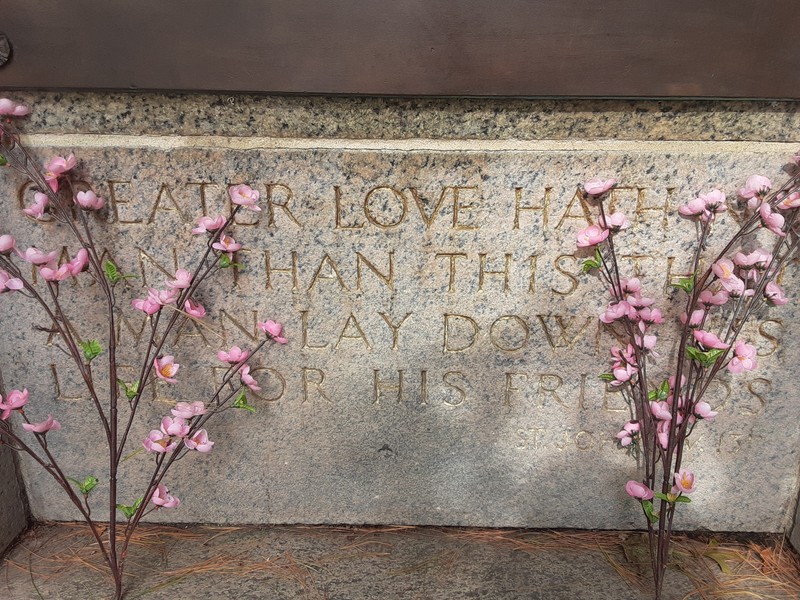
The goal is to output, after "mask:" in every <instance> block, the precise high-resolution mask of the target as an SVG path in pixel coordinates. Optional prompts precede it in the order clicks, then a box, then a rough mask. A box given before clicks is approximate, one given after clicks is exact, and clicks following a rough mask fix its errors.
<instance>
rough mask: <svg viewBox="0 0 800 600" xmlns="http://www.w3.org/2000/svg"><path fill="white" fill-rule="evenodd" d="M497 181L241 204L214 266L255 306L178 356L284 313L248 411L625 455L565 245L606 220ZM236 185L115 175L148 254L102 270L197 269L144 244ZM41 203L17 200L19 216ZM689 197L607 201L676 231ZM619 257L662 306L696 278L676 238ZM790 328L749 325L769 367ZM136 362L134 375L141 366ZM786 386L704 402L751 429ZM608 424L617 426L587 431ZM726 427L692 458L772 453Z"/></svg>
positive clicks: (343, 188) (622, 412)
mask: <svg viewBox="0 0 800 600" xmlns="http://www.w3.org/2000/svg"><path fill="white" fill-rule="evenodd" d="M456 179H457V178H456ZM486 180H487V181H488V178H486ZM487 181H485V180H484V178H481V177H471V176H464V178H463V179H459V180H454V181H442V182H432V183H430V184H425V185H423V183H420V182H419V181H416V182H402V181H388V180H387V181H374V182H370V183H369V184H364V185H360V186H357V185H355V184H352V183H351V180H350V179H349V178H343V179H342V180H340V181H335V182H331V183H330V184H321V185H319V186H317V187H316V188H315V190H314V192H313V193H311V192H309V191H308V190H306V189H304V188H303V186H302V185H300V184H298V183H295V182H293V181H291V180H288V179H287V180H273V181H263V182H260V183H256V184H255V186H254V187H256V188H257V189H258V190H259V192H260V194H261V200H262V206H263V209H264V210H263V211H262V212H260V213H252V212H248V211H242V212H240V213H239V214H237V218H236V223H235V229H236V235H237V237H238V236H239V235H240V232H241V235H242V236H243V238H244V239H245V240H246V241H245V244H244V246H245V250H243V251H241V252H239V253H237V256H236V257H235V259H234V262H236V263H242V264H244V265H245V268H244V269H239V268H237V267H233V268H231V269H230V270H228V271H227V272H224V273H221V274H220V277H221V278H222V280H223V281H224V282H225V285H226V286H229V293H230V296H231V297H232V298H236V299H239V298H242V299H244V301H242V302H241V304H242V306H238V305H236V300H234V301H233V305H231V306H228V304H225V308H224V309H223V308H217V309H216V310H213V311H209V316H208V317H207V318H206V319H203V321H202V322H201V321H195V320H181V322H180V323H179V325H178V326H177V327H176V329H175V331H174V332H173V338H172V339H170V340H169V341H168V346H167V347H169V348H175V349H176V353H177V351H184V350H186V351H192V350H195V351H196V354H197V355H203V356H211V357H213V356H214V355H215V353H216V350H218V349H220V348H225V347H230V346H231V345H234V344H236V345H240V346H242V347H245V346H249V347H252V346H254V345H255V344H256V343H258V340H259V339H260V338H261V337H262V334H261V332H260V331H259V329H258V322H259V321H261V320H264V319H265V318H269V317H272V318H280V319H281V320H282V321H283V323H284V326H285V327H286V330H287V332H288V333H289V335H290V338H291V341H292V343H291V344H290V345H289V346H287V347H285V348H284V349H283V353H281V352H271V353H270V354H268V356H267V357H266V358H264V359H262V360H263V362H258V361H256V362H254V363H253V364H252V365H251V375H252V376H254V377H255V378H256V379H257V380H258V381H259V385H260V387H261V391H259V392H252V393H249V394H248V397H250V398H251V402H252V403H253V404H256V405H258V404H261V405H262V406H268V407H271V408H272V407H274V408H276V409H278V408H280V407H284V406H292V407H298V408H299V409H300V410H313V411H315V412H314V414H325V412H326V411H341V410H348V409H351V408H350V407H354V406H355V407H358V410H360V411H362V412H365V411H367V412H368V414H381V413H390V412H391V411H398V410H413V411H428V412H430V413H432V414H433V413H434V412H435V411H439V412H441V411H445V412H448V413H453V414H458V413H464V414H469V413H470V412H471V411H474V413H475V414H482V415H485V416H494V418H495V419H498V420H502V419H517V420H519V421H520V423H521V425H520V426H519V427H518V428H516V430H515V429H513V428H510V429H508V430H507V432H506V433H507V434H508V432H512V433H511V434H510V435H511V438H512V439H511V440H510V442H511V445H512V447H513V448H515V449H517V450H519V451H539V450H559V451H562V450H563V451H574V452H580V453H587V454H588V453H591V452H594V451H597V450H600V449H601V448H604V447H606V446H609V445H613V443H614V440H613V436H609V435H608V431H609V430H611V429H613V427H615V426H617V425H618V424H619V423H620V422H623V421H624V420H625V419H626V418H628V415H629V414H630V407H629V406H628V405H627V404H626V403H625V400H624V398H623V396H622V395H621V394H619V393H615V391H614V390H612V389H609V388H604V387H603V386H602V384H601V383H599V382H598V381H597V379H596V372H589V371H588V369H587V365H597V369H596V370H597V371H598V372H599V371H600V370H602V368H603V367H602V361H603V356H602V355H603V353H604V352H605V351H606V349H607V347H608V345H609V342H611V341H612V339H613V338H612V334H611V333H610V332H609V331H607V330H605V329H604V328H603V327H602V326H601V324H600V323H599V322H598V319H597V316H598V314H599V312H598V311H600V310H601V309H602V306H601V305H602V301H596V299H595V298H592V297H589V296H588V295H587V294H586V293H585V292H584V291H583V289H584V288H585V286H588V285H592V284H589V283H586V282H582V281H581V278H580V275H579V272H580V261H581V260H582V258H583V255H581V254H579V253H578V252H576V251H575V248H574V244H573V242H572V241H573V240H574V234H575V232H577V230H578V229H580V228H582V227H585V226H586V225H587V224H592V223H593V217H592V214H593V213H592V210H591V207H590V206H589V205H588V204H587V201H586V200H585V199H584V198H583V196H582V195H581V193H580V192H579V190H577V189H575V188H570V189H566V190H564V189H563V188H559V187H558V186H557V185H556V183H555V182H550V183H548V182H542V183H541V184H539V185H537V186H532V185H521V184H514V183H513V182H511V183H510V185H509V184H507V187H506V188H504V189H496V188H495V187H491V186H490V185H489V183H488V182H487ZM237 183H241V182H239V181H223V180H215V179H214V178H213V177H211V178H209V177H208V176H207V175H203V176H199V175H196V176H195V177H194V178H190V179H188V180H187V181H185V182H177V181H169V182H147V183H145V182H142V181H139V180H136V179H134V178H126V177H125V176H115V177H114V178H111V179H108V180H107V181H105V182H104V184H103V185H101V186H97V187H96V188H95V189H97V191H98V192H100V193H104V194H105V195H106V197H107V198H108V201H109V203H108V210H107V211H106V213H105V214H107V219H108V221H109V222H111V223H114V224H116V225H117V226H118V227H120V228H122V229H123V230H124V231H126V232H130V233H131V236H132V239H133V240H135V243H136V251H135V254H134V255H128V256H115V252H114V246H113V243H110V244H109V245H108V248H107V249H104V250H103V256H102V257H101V260H105V259H106V258H108V259H110V260H113V261H114V262H115V263H116V264H118V265H120V266H121V267H124V269H125V270H126V272H128V273H131V274H133V275H135V277H136V280H137V283H141V284H142V285H144V286H159V285H161V282H163V280H164V279H167V278H171V277H172V276H173V274H174V273H175V271H176V270H177V269H178V268H179V267H185V266H186V265H181V264H179V260H180V258H181V256H182V254H181V252H180V251H179V248H178V246H177V244H175V245H173V244H171V243H170V244H166V245H164V246H163V247H159V246H158V244H152V243H151V240H150V237H152V236H150V237H148V235H147V234H148V232H152V231H154V230H157V229H158V228H159V227H161V228H164V229H169V230H182V229H187V227H186V225H188V224H190V223H193V222H194V221H195V220H196V219H197V218H198V217H199V216H203V215H211V216H213V215H216V214H219V213H220V212H223V213H224V212H226V211H230V210H231V208H232V207H231V206H230V201H229V199H228V195H227V190H228V188H229V187H230V186H231V185H236V184H237ZM249 183H250V184H251V185H253V182H249ZM98 188H99V189H98ZM103 188H104V189H103ZM28 194H29V190H28V189H27V188H25V187H23V188H21V189H20V190H19V192H18V196H19V202H20V203H21V205H24V204H25V203H26V196H27V195H28ZM684 200H685V198H680V200H679V199H678V198H677V193H676V188H673V187H661V188H655V187H648V186H646V185H634V186H629V187H619V188H616V189H615V190H614V191H613V192H612V193H611V195H610V198H609V199H608V206H607V209H608V210H609V211H614V210H622V211H624V212H625V213H626V214H627V215H628V217H629V219H630V221H631V223H632V228H633V230H639V231H644V230H647V231H650V229H648V228H655V229H658V230H659V231H662V232H664V231H667V230H670V228H671V227H672V226H673V222H672V221H671V219H672V215H673V214H674V211H675V208H676V205H677V203H678V202H679V201H680V202H683V201H684ZM248 236H250V237H249V238H248ZM184 241H185V240H184ZM653 248H657V249H656V250H653ZM65 252H66V250H65ZM64 258H65V259H69V256H67V255H66V254H64ZM619 258H620V261H621V265H622V267H623V268H624V269H626V270H627V271H629V272H631V273H633V274H636V275H641V276H642V277H643V278H645V277H648V276H650V277H652V275H650V274H653V273H658V274H660V275H659V276H658V277H659V278H658V279H657V280H656V279H654V280H653V281H650V282H648V285H649V286H651V289H654V290H658V291H659V292H660V293H661V295H662V296H663V301H664V302H668V301H669V299H668V296H669V294H670V293H671V290H672V288H671V284H672V283H674V282H675V281H677V280H678V279H679V278H681V277H685V276H686V275H687V274H688V271H689V270H690V268H689V266H688V265H687V264H686V262H685V260H686V259H685V257H684V256H683V255H682V254H680V250H679V248H677V247H674V248H673V246H671V245H667V246H665V247H663V248H662V247H661V246H658V245H650V246H647V247H644V248H633V249H631V250H630V251H629V252H628V251H626V252H624V253H622V254H621V255H620V257H619ZM34 275H35V274H34ZM595 291H601V290H597V289H596V286H595ZM600 295H601V294H600ZM598 297H599V296H598ZM783 326H784V324H783V321H782V320H781V318H780V317H777V316H772V315H770V316H769V317H768V318H766V319H765V320H762V321H761V322H760V323H759V324H758V325H757V326H756V327H755V330H754V331H753V332H752V335H751V340H752V341H753V343H756V344H757V347H758V355H759V361H760V362H761V363H764V362H768V361H769V360H772V358H771V357H772V356H773V355H774V354H776V352H777V349H778V342H779V338H780V335H781V331H782V330H783ZM116 327H117V329H116V337H117V340H118V342H119V344H120V346H121V347H123V346H125V347H134V348H136V349H142V347H143V346H144V345H145V344H146V343H147V339H148V336H149V332H150V329H149V321H148V318H147V317H145V316H143V315H141V313H137V312H136V311H132V310H121V312H120V315H119V318H118V319H117V322H116ZM49 342H50V343H51V344H54V345H55V344H57V343H58V340H57V338H56V339H54V338H53V336H51V339H50V340H49ZM664 343H666V344H668V343H672V342H671V341H670V340H666V341H665V342H664ZM576 356H580V358H575V357H576ZM131 362H133V361H131ZM198 365H199V366H200V367H201V368H206V369H207V370H208V372H209V376H208V382H205V383H208V386H209V387H212V386H213V385H218V384H219V383H220V382H221V380H222V379H221V378H222V373H224V371H225V369H224V368H222V367H220V366H219V365H218V364H213V363H208V364H206V363H204V362H203V359H199V360H198ZM576 365H580V367H576ZM124 369H127V371H126V375H125V376H126V377H129V378H130V380H133V378H135V377H136V375H137V374H136V372H135V370H134V369H133V367H132V366H128V367H124ZM66 372H67V371H66V369H63V368H62V367H61V366H59V365H58V364H55V363H54V364H52V365H50V376H51V378H52V382H53V388H54V390H55V398H56V399H57V400H59V401H65V402H77V401H80V400H82V399H85V396H86V394H85V392H84V391H82V388H81V385H80V382H79V381H69V380H66V379H65V374H66ZM205 383H203V385H204V384H205ZM774 387H775V386H774V385H773V382H772V380H771V379H770V374H769V373H767V374H762V375H759V376H751V377H750V378H749V379H748V378H740V379H739V383H738V384H736V385H733V384H732V383H730V382H729V381H727V380H720V381H718V382H716V383H715V384H714V385H713V386H712V387H711V388H710V389H709V392H708V398H709V401H711V402H712V405H713V406H714V408H715V409H716V410H720V411H723V410H724V411H725V412H724V414H726V415H731V416H732V418H741V419H743V420H744V419H749V420H750V421H753V420H754V419H756V418H758V417H760V416H762V415H763V414H764V413H765V412H766V411H767V408H768V404H769V402H768V400H769V396H770V394H771V393H772V392H773V389H774ZM148 389H149V391H148V398H149V399H150V400H151V401H153V402H164V403H169V402H174V400H175V398H174V397H173V396H172V395H170V393H169V392H170V389H169V388H168V386H165V385H161V384H157V385H153V386H148ZM369 411H371V412H369ZM553 415H564V417H563V418H564V423H565V424H564V426H563V427H560V428H559V427H545V426H539V425H537V423H538V422H539V421H543V420H544V419H545V417H547V418H549V419H552V418H553ZM596 415H601V418H604V419H606V420H608V422H609V423H613V425H609V428H608V429H606V428H604V427H603V426H602V425H596V426H590V425H588V424H589V423H593V422H594V418H595V416H596ZM515 422H516V421H515ZM732 431H734V433H725V434H716V437H715V434H714V433H713V432H711V431H704V432H703V433H702V434H698V435H696V436H694V437H693V440H692V442H691V443H690V445H689V451H690V452H716V453H721V454H734V453H737V452H740V451H742V450H743V449H745V448H748V447H750V446H751V445H753V444H757V443H759V441H760V438H758V434H757V433H754V432H753V431H754V430H753V429H752V426H751V428H750V429H748V428H747V427H745V426H741V427H740V423H739V422H738V421H737V423H736V427H735V428H734V429H733V430H732Z"/></svg>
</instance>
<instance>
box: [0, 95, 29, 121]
mask: <svg viewBox="0 0 800 600" xmlns="http://www.w3.org/2000/svg"><path fill="white" fill-rule="evenodd" d="M29 112H30V111H29V110H28V107H27V106H25V105H24V104H17V103H16V102H14V101H13V100H9V99H8V98H0V115H4V116H9V117H24V116H25V115H27V114H28V113H29Z"/></svg>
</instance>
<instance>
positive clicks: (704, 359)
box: [686, 346, 725, 368]
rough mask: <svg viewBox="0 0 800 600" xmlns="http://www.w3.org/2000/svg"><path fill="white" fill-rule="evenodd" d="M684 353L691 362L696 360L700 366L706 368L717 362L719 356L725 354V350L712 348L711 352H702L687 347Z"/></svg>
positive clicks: (695, 348)
mask: <svg viewBox="0 0 800 600" xmlns="http://www.w3.org/2000/svg"><path fill="white" fill-rule="evenodd" d="M686 353H687V354H688V355H689V357H690V358H691V359H692V360H696V361H697V362H699V363H700V364H701V365H703V367H704V368H708V367H710V366H711V365H713V364H714V363H715V362H717V359H718V358H719V357H720V356H722V355H723V354H725V350H720V349H719V348H714V349H712V350H706V351H703V350H700V348H697V347H695V346H689V347H688V348H686Z"/></svg>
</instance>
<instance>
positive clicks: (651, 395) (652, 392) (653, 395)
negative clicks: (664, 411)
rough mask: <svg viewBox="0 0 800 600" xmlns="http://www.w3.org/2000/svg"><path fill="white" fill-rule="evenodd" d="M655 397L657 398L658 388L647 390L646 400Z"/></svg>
mask: <svg viewBox="0 0 800 600" xmlns="http://www.w3.org/2000/svg"><path fill="white" fill-rule="evenodd" d="M656 398H658V390H650V391H649V392H647V399H648V400H655V399H656Z"/></svg>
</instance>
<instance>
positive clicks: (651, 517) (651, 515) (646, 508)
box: [642, 500, 658, 523]
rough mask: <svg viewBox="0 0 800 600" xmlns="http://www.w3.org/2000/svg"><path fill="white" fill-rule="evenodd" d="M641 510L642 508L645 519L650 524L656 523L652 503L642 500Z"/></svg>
mask: <svg viewBox="0 0 800 600" xmlns="http://www.w3.org/2000/svg"><path fill="white" fill-rule="evenodd" d="M642 508H644V514H645V515H647V519H648V520H649V521H650V522H651V523H658V515H657V514H656V513H654V512H653V503H652V502H650V500H643V501H642Z"/></svg>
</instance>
